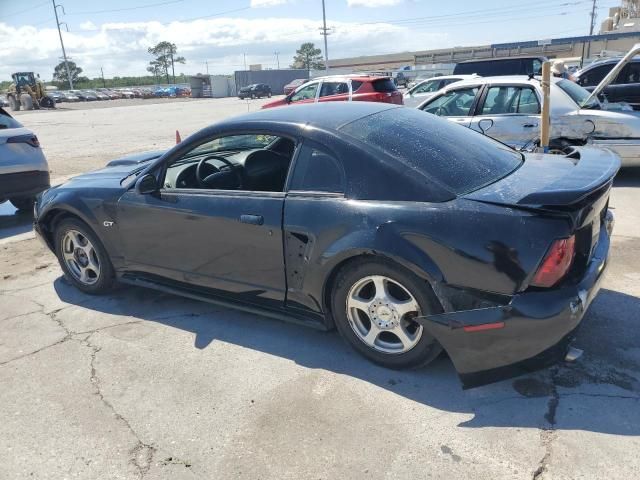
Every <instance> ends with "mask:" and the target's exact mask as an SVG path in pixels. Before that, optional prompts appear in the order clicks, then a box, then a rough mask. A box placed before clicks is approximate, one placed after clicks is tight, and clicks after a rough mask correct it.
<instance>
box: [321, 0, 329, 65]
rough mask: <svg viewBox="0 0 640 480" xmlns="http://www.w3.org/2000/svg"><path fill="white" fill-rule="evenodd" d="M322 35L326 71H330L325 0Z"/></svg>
mask: <svg viewBox="0 0 640 480" xmlns="http://www.w3.org/2000/svg"><path fill="white" fill-rule="evenodd" d="M322 35H324V71H325V72H328V71H329V51H328V49H327V35H329V31H328V29H327V15H326V13H325V9H324V0H322Z"/></svg>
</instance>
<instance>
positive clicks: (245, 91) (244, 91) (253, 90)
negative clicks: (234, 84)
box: [238, 83, 271, 98]
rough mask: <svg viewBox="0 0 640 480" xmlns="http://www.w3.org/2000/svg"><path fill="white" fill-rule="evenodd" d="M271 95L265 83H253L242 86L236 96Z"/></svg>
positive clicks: (257, 96)
mask: <svg viewBox="0 0 640 480" xmlns="http://www.w3.org/2000/svg"><path fill="white" fill-rule="evenodd" d="M262 97H271V87H270V86H269V85H267V84H266V83H254V84H253V85H247V86H246V87H242V88H241V89H240V91H239V92H238V98H262Z"/></svg>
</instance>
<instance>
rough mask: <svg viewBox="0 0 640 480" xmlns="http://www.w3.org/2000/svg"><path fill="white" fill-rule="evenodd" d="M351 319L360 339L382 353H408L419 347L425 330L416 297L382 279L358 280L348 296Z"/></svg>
mask: <svg viewBox="0 0 640 480" xmlns="http://www.w3.org/2000/svg"><path fill="white" fill-rule="evenodd" d="M346 308H347V318H348V320H349V325H350V326H351V328H352V329H353V331H354V333H355V334H356V336H357V337H358V338H359V339H360V340H361V341H362V342H364V343H365V344H366V345H367V346H369V347H370V348H373V349H374V350H377V351H379V352H382V353H388V354H400V353H406V352H408V351H409V350H411V349H412V348H413V347H415V346H416V344H417V343H418V341H419V340H420V337H421V336H422V330H423V327H422V325H420V324H419V323H418V322H416V321H415V318H416V317H419V316H420V315H421V311H420V306H419V305H418V302H417V301H416V300H415V298H414V297H413V295H411V293H409V291H408V290H407V289H406V288H405V287H404V286H403V285H402V284H400V283H399V282H397V281H395V280H392V279H391V278H389V277H385V276H382V275H371V276H367V277H364V278H362V279H360V280H358V281H357V282H356V283H355V284H354V285H353V286H352V287H351V289H350V290H349V293H348V295H347V302H346Z"/></svg>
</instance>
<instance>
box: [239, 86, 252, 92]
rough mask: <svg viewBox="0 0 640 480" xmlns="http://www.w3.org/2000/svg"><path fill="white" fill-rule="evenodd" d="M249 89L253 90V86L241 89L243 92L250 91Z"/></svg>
mask: <svg viewBox="0 0 640 480" xmlns="http://www.w3.org/2000/svg"><path fill="white" fill-rule="evenodd" d="M249 90H251V87H242V88H241V89H240V91H241V92H248V91H249Z"/></svg>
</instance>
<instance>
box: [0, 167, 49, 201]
mask: <svg viewBox="0 0 640 480" xmlns="http://www.w3.org/2000/svg"><path fill="white" fill-rule="evenodd" d="M49 182H50V179H49V172H46V171H43V170H33V171H29V172H18V173H5V174H2V175H0V200H3V199H4V200H6V199H8V198H28V197H35V196H36V195H37V194H38V193H40V192H42V191H44V190H46V189H47V188H49V187H50V183H49Z"/></svg>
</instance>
